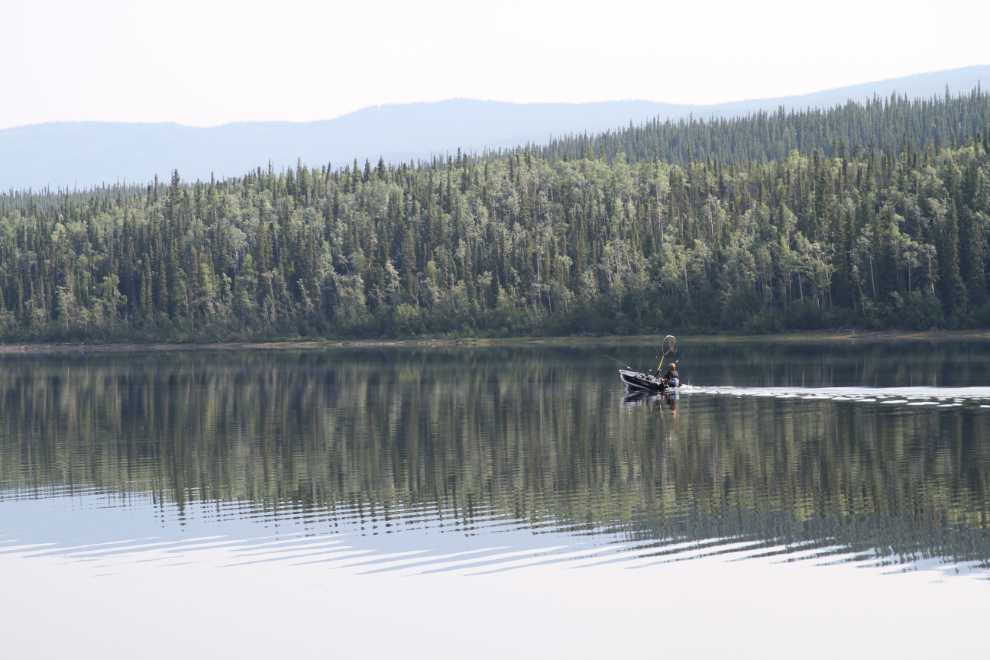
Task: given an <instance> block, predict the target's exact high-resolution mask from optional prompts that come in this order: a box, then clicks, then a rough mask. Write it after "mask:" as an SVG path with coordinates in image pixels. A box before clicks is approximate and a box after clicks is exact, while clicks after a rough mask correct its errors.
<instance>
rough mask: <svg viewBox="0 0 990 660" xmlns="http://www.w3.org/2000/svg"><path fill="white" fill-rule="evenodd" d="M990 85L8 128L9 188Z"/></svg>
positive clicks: (469, 148)
mask: <svg viewBox="0 0 990 660" xmlns="http://www.w3.org/2000/svg"><path fill="white" fill-rule="evenodd" d="M981 83H982V84H983V85H984V86H986V85H987V84H990V66H972V67H966V68H961V69H952V70H949V71H939V72H935V73H926V74H919V75H914V76H907V77H904V78H895V79H891V80H883V81H879V82H874V83H867V84H863V85H855V86H852V87H842V88H839V89H832V90H827V91H823V92H816V93H814V94H806V95H802V96H789V97H782V98H773V99H757V100H750V101H739V102H734V103H723V104H718V105H676V104H670V103H654V102H650V101H611V102H602V103H533V104H518V103H504V102H498V101H473V100H467V99H452V100H448V101H439V102H436V103H412V104H406V105H388V106H379V107H372V108H365V109H363V110H358V111H357V112H353V113H351V114H348V115H344V116H342V117H338V118H336V119H331V120H327V121H314V122H305V123H291V122H246V123H238V124H226V125H224V126H217V127H212V128H191V127H187V126H180V125H178V124H165V123H160V124H137V123H110V122H77V123H51V124H37V125H32V126H23V127H19V128H11V129H6V130H2V131H0V190H8V189H10V188H14V189H26V188H29V187H31V188H35V189H37V188H41V187H44V186H46V185H47V186H50V187H52V188H53V189H54V188H58V187H62V188H64V187H66V186H68V187H69V188H84V187H89V186H94V185H100V184H101V183H114V182H118V181H119V182H123V181H125V180H126V181H128V182H137V183H142V184H143V183H145V182H147V181H150V180H151V179H153V178H154V176H155V175H156V174H157V175H158V176H159V177H160V178H163V179H167V178H168V176H169V174H170V173H171V171H172V169H178V170H179V174H180V175H181V176H182V178H183V179H184V180H191V181H194V180H196V179H203V180H208V179H209V178H210V175H211V174H215V175H216V176H217V178H222V177H230V176H240V175H242V174H244V173H245V172H247V171H248V170H250V169H254V168H256V167H258V166H267V164H268V162H269V161H271V162H272V164H273V165H274V166H275V167H276V169H281V168H284V167H286V166H294V165H295V164H296V161H297V159H301V160H302V161H303V162H304V163H306V164H307V165H310V166H319V165H325V164H327V163H332V164H333V165H334V166H335V167H336V166H343V165H345V164H347V163H350V162H352V161H353V160H354V159H355V158H357V159H358V160H359V161H360V163H361V164H362V165H363V163H364V160H365V159H366V158H367V159H369V160H371V161H372V164H374V163H376V162H377V161H378V158H379V157H380V156H381V157H384V158H385V160H386V161H391V162H398V161H409V160H420V159H429V158H430V157H431V156H432V155H443V154H446V153H454V152H456V151H457V149H458V148H460V149H462V150H464V151H465V152H469V153H470V152H477V153H480V152H482V151H483V150H485V149H489V150H496V149H500V148H508V147H515V146H518V145H520V144H525V143H527V142H531V143H544V142H546V141H547V140H548V139H549V138H550V136H551V135H554V136H557V135H563V134H567V133H583V132H588V133H598V132H601V131H605V130H608V129H613V128H617V127H622V126H628V125H629V124H630V122H631V123H634V124H638V123H640V122H643V121H644V120H646V119H653V118H656V117H660V118H661V119H666V118H670V119H679V118H684V117H688V116H689V115H691V114H693V115H694V117H696V118H700V117H705V118H709V117H714V116H722V117H735V116H740V115H746V114H748V113H752V112H755V111H757V110H769V111H773V110H776V109H777V108H779V107H781V106H783V107H785V108H788V109H794V110H804V109H806V108H813V107H831V106H835V105H838V104H844V103H846V102H847V101H849V100H853V101H864V100H866V99H868V98H871V97H873V96H890V95H891V94H892V93H894V92H895V91H896V92H897V94H898V95H905V94H906V95H907V96H908V97H909V98H918V97H931V96H932V95H943V94H944V93H945V89H946V86H948V87H949V89H950V90H951V91H952V93H953V94H956V93H959V92H963V93H965V92H969V91H970V90H972V89H973V88H975V87H976V86H977V85H978V84H981Z"/></svg>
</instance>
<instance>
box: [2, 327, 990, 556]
mask: <svg viewBox="0 0 990 660" xmlns="http://www.w3.org/2000/svg"><path fill="white" fill-rule="evenodd" d="M605 353H607V354H610V355H617V357H619V358H620V359H621V360H622V361H623V362H628V363H629V364H631V365H633V366H635V367H637V368H642V369H647V368H655V367H656V362H657V361H658V360H657V359H656V357H655V353H656V348H655V347H653V346H629V345H622V346H618V347H617V346H614V345H613V346H580V347H576V346H573V347H566V346H565V347H560V346H545V345H538V344H537V345H525V346H504V347H485V348H466V347H446V348H426V349H423V348H411V347H393V348H381V349H377V348H375V349H372V348H361V349H332V350H326V351H317V350H312V351H289V350H277V351H241V352H231V351H209V350H192V351H186V352H172V353H154V352H149V353H142V354H110V353H106V354H100V353H92V354H88V355H68V356H67V355H51V356H40V357H39V356H35V355H4V356H3V357H2V358H0V405H2V409H0V552H7V553H18V554H22V555H32V556H37V555H46V554H48V555H52V554H55V555H60V556H67V557H73V558H75V559H78V560H88V561H89V560H92V561H102V560H106V559H107V558H109V557H114V556H121V555H126V556H127V557H129V558H132V560H133V561H147V560H149V558H154V559H155V560H156V561H168V560H172V561H196V557H197V556H198V555H197V552H198V551H200V550H203V549H210V548H218V547H220V548H224V549H225V550H226V552H227V553H228V555H227V556H228V557H229V561H231V562H236V563H254V562H262V563H263V562H276V561H278V562H296V563H312V562H316V563H326V564H328V565H331V564H335V563H338V564H339V563H342V562H343V563H347V564H348V565H352V566H353V565H359V566H361V567H362V568H363V569H365V570H367V571H369V572H373V571H391V570H396V569H397V567H400V566H401V567H402V568H403V570H410V569H411V570H415V571H420V572H430V571H441V570H450V569H451V568H452V567H455V566H456V567H459V568H464V567H467V568H469V569H471V570H476V571H479V572H484V571H499V570H508V569H511V568H516V567H518V566H521V565H532V564H534V563H541V562H588V561H593V562H620V563H621V562H635V563H636V564H637V565H642V564H648V563H650V562H651V561H656V562H668V561H672V560H677V559H691V558H696V557H701V556H706V555H712V554H724V555H726V556H738V557H740V558H745V557H754V556H766V555H772V556H779V557H780V558H782V559H785V560H790V559H793V560H803V561H816V562H819V563H830V562H831V563H835V562H839V563H841V562H860V563H864V562H865V563H873V564H879V565H885V566H890V567H892V569H894V570H902V569H919V568H923V569H937V570H941V571H943V572H945V573H947V574H952V575H954V574H956V573H957V572H964V573H969V574H974V573H975V574H977V575H983V574H990V504H988V500H990V440H988V437H990V433H988V428H987V427H988V419H990V386H988V382H987V377H986V374H988V373H990V346H988V345H986V344H983V343H973V342H954V343H939V344H923V343H896V344H859V343H856V344H854V343H836V344H834V345H820V344H818V345H810V346H809V345H803V346H802V345H794V344H781V345H773V344H770V345H767V344H761V345H755V344H707V343H706V342H704V341H694V342H684V341H682V342H681V352H680V354H679V358H680V367H679V370H680V372H681V375H682V380H683V381H684V382H685V383H687V384H688V385H689V387H686V388H684V389H683V391H682V392H681V393H680V395H679V397H678V398H677V399H676V400H674V401H671V400H668V399H663V398H659V397H649V396H630V395H629V394H628V393H627V392H626V391H625V390H624V389H623V387H622V384H621V383H620V382H619V380H618V377H617V374H616V368H615V367H616V364H615V363H614V362H613V361H612V360H610V359H609V358H606V357H604V356H603V354H605Z"/></svg>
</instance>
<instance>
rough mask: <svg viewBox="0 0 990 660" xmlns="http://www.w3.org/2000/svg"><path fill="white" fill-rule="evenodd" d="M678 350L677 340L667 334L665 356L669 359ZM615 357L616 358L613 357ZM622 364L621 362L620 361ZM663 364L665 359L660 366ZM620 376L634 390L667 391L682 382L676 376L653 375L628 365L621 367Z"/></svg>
mask: <svg viewBox="0 0 990 660" xmlns="http://www.w3.org/2000/svg"><path fill="white" fill-rule="evenodd" d="M676 352H677V340H676V339H675V338H674V336H673V335H667V336H666V337H664V340H663V358H664V359H667V358H669V357H672V356H673V355H674V353H676ZM613 359H614V358H613ZM620 364H621V363H620ZM662 366H663V360H661V361H660V367H662ZM660 367H657V374H659V373H660ZM619 378H620V379H621V380H622V382H623V383H625V384H626V387H627V388H629V389H633V390H647V391H652V392H661V393H662V392H666V391H667V390H671V389H673V388H676V387H677V386H678V385H679V384H680V383H678V381H677V379H676V378H670V379H667V378H660V376H659V375H657V376H651V375H650V374H648V373H642V372H640V371H635V370H633V369H630V368H629V367H626V368H625V369H619Z"/></svg>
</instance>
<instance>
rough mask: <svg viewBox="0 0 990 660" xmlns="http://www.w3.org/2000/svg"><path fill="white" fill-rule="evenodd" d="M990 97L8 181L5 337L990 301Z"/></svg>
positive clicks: (528, 327)
mask: <svg viewBox="0 0 990 660" xmlns="http://www.w3.org/2000/svg"><path fill="white" fill-rule="evenodd" d="M988 123H990V95H988V94H986V93H984V92H983V91H982V90H980V89H977V90H974V91H973V92H972V93H970V94H967V95H961V96H958V97H950V96H949V95H948V94H947V95H946V97H945V98H940V99H932V100H930V101H914V102H908V101H907V100H906V99H899V98H897V97H892V98H890V99H878V100H874V101H872V102H870V103H867V104H865V105H857V104H852V103H850V104H848V105H846V106H844V107H840V108H834V109H832V110H827V111H826V110H823V111H819V110H811V111H807V112H804V113H790V114H787V113H785V112H784V111H782V110H781V111H779V112H777V113H774V114H772V115H763V114H760V115H755V116H751V117H748V118H745V119H735V120H726V121H714V122H707V123H706V122H700V121H698V122H696V121H688V122H677V123H672V122H664V123H661V122H659V121H656V122H650V123H647V124H644V125H642V126H639V127H635V126H630V128H629V129H627V130H625V131H618V132H614V133H606V134H604V135H600V136H590V137H589V136H571V137H567V138H562V139H558V140H555V141H553V142H551V143H550V144H548V145H545V146H541V147H536V146H528V147H524V148H520V149H518V150H515V151H512V152H508V153H506V152H499V153H488V154H483V155H480V156H479V155H471V156H468V155H463V154H460V153H458V154H456V155H446V156H445V157H443V158H435V159H433V160H431V161H429V162H419V163H391V164H387V163H385V162H383V161H382V160H380V159H379V160H378V162H377V165H373V164H372V161H371V160H366V161H365V162H364V163H363V165H361V164H359V163H358V161H354V162H353V163H350V164H347V165H345V166H344V167H339V166H337V167H333V166H331V165H329V164H328V165H326V166H319V167H312V168H311V167H307V166H305V165H302V164H299V165H298V167H297V168H295V169H290V170H287V171H283V172H277V171H273V170H272V168H270V167H269V168H267V169H266V168H260V167H259V168H258V169H256V170H255V171H253V172H249V173H247V174H246V175H245V176H243V177H237V178H231V179H226V180H222V181H209V182H202V181H197V182H195V183H193V182H183V181H182V179H181V178H180V176H179V173H178V172H174V173H173V174H172V177H171V180H170V181H168V182H159V181H157V180H156V181H154V182H153V183H150V184H149V185H147V186H111V187H101V188H97V189H91V190H86V191H63V190H56V191H51V190H44V191H40V192H32V191H27V192H18V191H9V192H8V193H6V194H4V195H0V336H2V338H3V340H4V341H83V340H92V341H131V340H136V341H217V340H225V341H230V340H253V339H289V338H296V337H318V336H322V337H341V338H343V337H353V338H358V337H360V338H370V337H409V336H424V335H428V336H512V335H566V334H580V333H594V334H605V333H618V334H647V333H654V332H691V333H714V332H726V333H764V332H777V331H783V330H791V329H822V328H839V327H845V328H864V329H865V328H914V329H928V328H931V327H933V326H936V327H940V328H971V327H986V326H988V325H990V303H988V296H987V289H988V280H987V271H988V263H987V250H986V241H987V232H988V230H990V225H988V222H990V200H988V194H990V190H988V185H990V184H988V178H990V158H988V153H990V131H988Z"/></svg>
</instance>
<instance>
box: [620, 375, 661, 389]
mask: <svg viewBox="0 0 990 660" xmlns="http://www.w3.org/2000/svg"><path fill="white" fill-rule="evenodd" d="M619 378H620V379H621V380H622V382H623V383H625V384H626V387H629V388H631V389H636V390H649V391H652V392H664V391H666V390H667V389H668V387H667V382H666V381H665V380H663V379H662V378H654V377H653V376H651V375H649V374H644V373H640V372H638V371H632V370H630V369H619Z"/></svg>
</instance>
